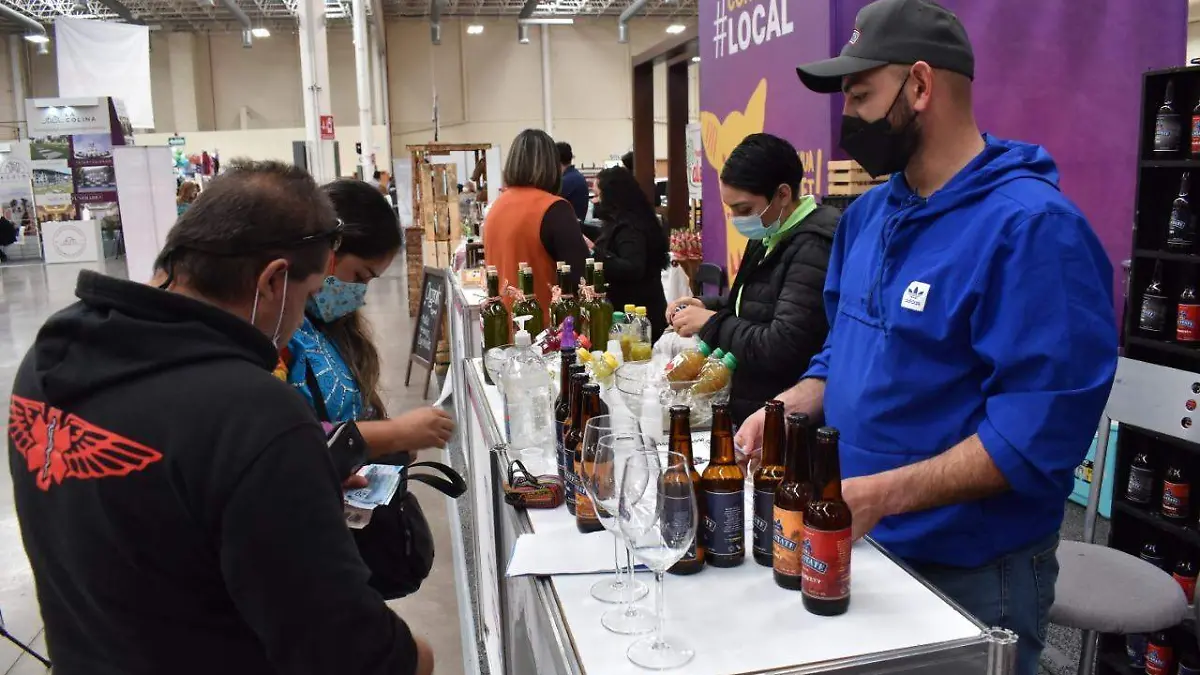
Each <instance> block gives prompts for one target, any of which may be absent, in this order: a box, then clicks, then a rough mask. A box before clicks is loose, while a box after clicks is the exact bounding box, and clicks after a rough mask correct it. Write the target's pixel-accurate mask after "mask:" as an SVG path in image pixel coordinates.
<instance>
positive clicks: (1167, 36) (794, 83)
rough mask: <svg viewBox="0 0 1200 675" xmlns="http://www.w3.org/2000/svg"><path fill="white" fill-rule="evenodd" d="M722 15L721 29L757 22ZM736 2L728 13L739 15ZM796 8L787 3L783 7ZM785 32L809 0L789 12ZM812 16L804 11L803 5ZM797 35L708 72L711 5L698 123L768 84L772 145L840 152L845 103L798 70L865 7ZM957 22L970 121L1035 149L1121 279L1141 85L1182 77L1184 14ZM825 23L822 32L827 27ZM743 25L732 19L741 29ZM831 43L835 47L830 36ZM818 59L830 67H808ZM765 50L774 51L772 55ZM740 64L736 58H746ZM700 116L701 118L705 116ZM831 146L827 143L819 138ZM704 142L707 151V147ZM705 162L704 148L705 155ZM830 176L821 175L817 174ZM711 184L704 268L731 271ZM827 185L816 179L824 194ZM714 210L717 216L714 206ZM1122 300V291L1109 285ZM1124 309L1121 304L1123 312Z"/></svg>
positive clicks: (1067, 13) (705, 17)
mask: <svg viewBox="0 0 1200 675" xmlns="http://www.w3.org/2000/svg"><path fill="white" fill-rule="evenodd" d="M729 1H730V0H724V1H723V2H721V5H722V9H721V10H720V11H723V12H724V13H725V14H726V16H727V17H729V16H736V15H737V14H738V13H740V12H745V11H753V7H754V5H755V4H759V3H767V2H769V0H750V1H749V2H747V4H746V5H745V6H743V7H741V8H738V9H735V10H733V11H730V10H729V9H726V8H725V6H724V5H725V2H729ZM737 2H738V0H732V4H735V5H736V4H737ZM777 2H789V0H777ZM790 3H791V5H790V6H789V9H788V13H789V18H791V16H790V15H791V14H792V13H793V12H799V11H801V10H799V9H797V6H799V5H801V4H802V2H801V0H790ZM804 4H809V3H804ZM811 4H817V5H821V6H822V8H823V10H824V11H819V10H818V9H811V8H810V9H805V10H803V11H804V12H805V13H806V16H807V17H810V18H808V19H806V20H804V21H801V20H800V19H799V18H797V19H795V31H794V32H793V33H792V34H790V35H785V36H783V37H782V38H777V39H776V40H774V41H772V42H770V43H765V44H763V45H761V46H754V47H751V49H750V50H748V51H747V52H745V53H743V54H735V55H733V56H724V57H722V58H714V56H715V55H714V42H713V38H714V33H715V31H716V24H715V23H714V22H715V20H716V19H717V13H718V4H717V0H700V43H701V55H702V59H703V60H702V61H701V68H702V71H701V78H700V109H701V110H702V111H708V112H711V113H713V114H715V115H716V117H719V118H724V116H725V115H726V114H728V112H729V111H730V110H735V109H738V107H737V106H738V100H739V97H741V101H742V103H741V104H742V105H744V103H745V98H746V96H747V93H743V92H742V91H741V90H742V89H744V88H746V87H752V86H753V84H752V82H755V81H757V79H758V78H760V77H767V78H768V80H769V86H768V89H769V95H768V97H767V109H766V116H765V120H766V122H765V125H764V126H765V129H764V130H765V131H768V132H771V133H776V134H779V135H781V136H784V137H785V138H787V139H789V140H790V141H792V143H793V144H795V145H796V147H797V149H800V150H803V149H805V148H817V147H823V148H825V154H824V158H825V159H826V160H827V159H828V158H829V152H831V151H833V152H836V153H837V155H836V156H835V158H841V157H842V156H843V155H842V154H841V153H840V151H838V150H836V145H837V143H836V137H837V132H838V130H839V127H840V115H841V100H840V97H830V98H829V99H827V100H824V101H823V100H822V97H819V96H816V95H813V94H809V93H807V92H804V93H802V94H796V93H794V92H795V90H802V89H803V87H802V85H801V84H800V82H799V81H798V80H797V79H796V75H795V71H794V68H793V67H794V66H795V65H796V64H797V63H801V62H804V61H807V60H810V59H811V58H820V57H821V56H825V55H831V54H836V53H837V52H838V51H840V50H841V47H842V43H843V42H844V41H845V39H846V38H847V37H848V36H849V35H850V33H851V31H852V30H853V27H854V17H855V14H856V13H857V12H858V10H859V9H861V8H862V7H863V6H865V5H866V4H867V0H817V2H815V3H811ZM942 4H944V5H945V6H946V7H948V8H950V9H952V10H954V11H955V12H956V13H958V15H959V18H961V19H962V21H963V23H964V25H966V28H967V32H968V34H969V35H970V37H971V42H972V45H973V46H974V49H975V64H976V65H975V112H976V115H977V117H978V120H979V125H980V128H981V129H983V130H984V131H988V132H990V133H993V134H995V135H997V136H1001V137H1007V138H1017V139H1021V140H1024V141H1029V142H1033V143H1040V144H1042V145H1044V146H1046V148H1047V149H1048V150H1049V151H1050V153H1051V155H1053V157H1054V159H1055V160H1056V161H1057V162H1058V168H1059V170H1060V172H1061V174H1062V182H1061V184H1062V189H1063V191H1064V192H1065V193H1066V194H1067V196H1069V197H1070V198H1071V199H1072V200H1074V201H1075V202H1076V203H1077V204H1078V205H1079V206H1080V208H1082V209H1083V212H1084V214H1085V215H1086V216H1087V217H1088V219H1089V220H1090V221H1091V223H1092V227H1094V228H1095V230H1096V232H1097V234H1098V235H1099V237H1100V239H1101V241H1102V242H1103V244H1104V248H1105V250H1106V251H1108V255H1109V258H1110V259H1111V260H1112V262H1113V267H1114V269H1116V270H1117V271H1118V273H1119V270H1120V262H1121V261H1122V260H1124V259H1125V258H1127V257H1128V254H1129V242H1130V232H1131V228H1132V226H1133V204H1134V181H1135V169H1136V165H1137V142H1138V132H1137V129H1138V126H1137V125H1138V114H1139V104H1140V98H1141V73H1142V72H1143V71H1145V70H1148V69H1154V68H1165V67H1170V66H1175V65H1181V64H1183V63H1184V60H1185V53H1186V45H1187V2H1186V0H1160V1H1159V2H1156V3H1154V5H1155V6H1154V11H1147V10H1146V6H1145V2H1144V0H1107V1H1106V2H1100V1H1099V0H1074V1H1071V2H1046V0H942ZM821 17H825V18H826V19H827V23H823V22H822V21H821ZM736 22H737V20H736V19H735V23H736ZM830 33H832V35H833V38H832V39H830V37H829V34H830ZM822 47H823V48H824V54H817V55H816V56H815V57H814V56H812V55H813V54H814V53H815V52H819V51H821V48H822ZM768 48H769V49H768ZM739 57H740V58H739ZM702 115H703V113H702ZM822 132H824V133H827V134H828V136H825V137H824V138H821V137H819V136H818V134H820V133H822ZM708 141H709V139H708V136H707V135H706V136H705V144H706V146H707V144H708ZM706 151H707V147H706ZM824 172H825V167H824V165H822V166H821V167H820V173H821V174H823V173H824ZM716 175H717V174H716V172H715V171H714V170H713V169H712V167H711V166H710V165H707V163H706V166H705V174H704V198H705V205H706V206H707V207H708V208H706V209H705V212H704V237H705V239H704V246H705V259H706V260H711V261H714V262H725V260H726V245H725V241H724V238H723V237H721V236H719V235H720V234H721V233H722V231H723V230H724V229H725V224H724V223H723V222H721V221H722V218H721V210H720V209H719V208H716V205H717V204H719V203H720V193H719V190H718V186H717V184H716ZM824 183H825V179H824V176H823V175H822V176H821V179H820V186H821V188H822V189H823V188H824ZM710 204H711V205H712V206H709V205H710ZM1114 283H1115V286H1114V287H1115V288H1116V289H1117V290H1118V293H1119V292H1120V288H1121V280H1120V279H1119V278H1118V279H1116V280H1115V281H1114ZM1118 301H1119V299H1118Z"/></svg>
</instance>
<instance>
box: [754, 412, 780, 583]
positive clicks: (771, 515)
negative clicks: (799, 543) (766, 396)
mask: <svg viewBox="0 0 1200 675" xmlns="http://www.w3.org/2000/svg"><path fill="white" fill-rule="evenodd" d="M783 444H784V430H783V401H767V413H766V420H765V422H764V423H763V446H762V460H761V461H760V463H759V465H758V469H757V470H755V472H754V521H753V523H754V562H756V563H758V564H759V565H762V566H764V567H771V566H772V565H771V560H772V558H773V555H772V554H773V550H774V548H775V491H776V490H777V489H778V488H779V484H780V483H781V482H782V481H783V475H784V473H786V471H787V469H786V468H785V467H784V465H783Z"/></svg>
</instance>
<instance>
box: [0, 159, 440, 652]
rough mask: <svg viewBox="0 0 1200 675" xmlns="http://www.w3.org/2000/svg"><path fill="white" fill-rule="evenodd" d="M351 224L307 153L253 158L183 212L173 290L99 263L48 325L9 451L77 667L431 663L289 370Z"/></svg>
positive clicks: (29, 361) (25, 370) (27, 535)
mask: <svg viewBox="0 0 1200 675" xmlns="http://www.w3.org/2000/svg"><path fill="white" fill-rule="evenodd" d="M339 233H340V223H339V222H338V221H337V220H336V218H335V216H334V212H333V209H332V207H331V206H330V204H329V203H328V201H327V200H326V199H325V198H324V197H323V196H322V195H321V193H320V191H319V190H318V189H317V185H316V184H315V183H314V182H313V180H312V178H311V177H309V176H308V174H307V173H305V172H303V171H302V170H300V169H297V168H295V167H292V166H287V165H283V164H278V163H271V162H268V163H250V164H242V165H237V166H235V167H233V168H232V169H231V170H229V171H228V172H227V173H226V174H224V175H222V176H221V177H220V178H218V179H216V180H215V181H213V183H212V185H211V186H210V187H209V188H208V189H207V190H205V191H204V193H203V194H202V195H201V197H200V198H199V199H198V200H197V201H196V202H195V203H194V204H193V206H192V207H191V208H190V209H189V210H188V211H187V212H186V213H184V215H183V216H181V217H180V219H179V221H178V222H177V223H176V225H175V227H174V228H173V229H172V231H171V233H170V235H169V236H168V239H167V245H166V247H165V248H164V250H163V252H162V254H161V255H160V258H159V261H158V266H159V268H160V270H161V273H160V275H159V278H158V279H157V280H156V281H157V282H159V283H160V286H159V288H154V287H152V286H145V285H140V284H136V283H131V282H127V281H120V280H117V279H112V278H109V277H104V276H100V275H98V274H94V273H91V272H83V273H81V274H80V277H79V282H78V287H77V289H76V295H77V296H78V297H79V300H80V301H79V302H77V303H75V304H74V305H72V306H70V307H68V308H67V309H65V310H63V311H61V312H59V313H58V314H56V315H54V316H53V317H51V318H50V320H49V321H47V322H46V324H45V326H43V327H42V329H41V331H40V332H39V333H38V336H37V340H36V342H35V343H34V345H33V347H32V348H31V349H30V351H29V353H28V355H27V356H26V357H25V360H24V361H23V362H22V364H21V367H20V369H19V371H18V373H17V377H16V381H15V383H14V386H13V396H12V402H11V406H10V410H9V413H10V416H9V425H8V441H9V463H10V470H11V472H12V479H13V487H14V492H15V499H16V507H17V515H18V517H19V519H20V523H21V534H22V538H23V540H24V543H25V550H26V552H27V553H28V555H29V559H30V562H31V563H32V565H33V572H34V579H35V581H36V584H37V591H38V600H39V602H40V603H41V609H42V615H43V618H44V619H45V622H46V641H47V644H48V647H49V650H50V654H51V657H52V659H53V660H54V672H55V673H56V675H76V674H79V675H84V674H86V675H164V674H168V673H169V674H171V675H187V674H190V673H196V674H197V675H199V674H201V673H203V674H205V675H209V674H211V673H223V674H230V673H239V674H240V673H245V674H246V675H250V674H254V675H261V674H264V673H280V674H282V673H288V674H305V675H308V674H312V675H317V674H321V675H334V674H336V675H351V674H363V675H366V674H368V673H369V674H371V675H385V674H386V675H392V674H395V675H412V674H414V673H422V674H425V673H430V672H432V669H433V663H432V654H431V652H430V651H429V648H428V647H427V646H426V645H425V644H424V643H422V642H420V641H418V640H415V639H414V637H413V635H412V634H411V632H410V631H409V629H408V627H407V626H406V625H405V623H404V622H403V621H402V620H401V619H400V618H399V617H397V616H396V615H395V614H394V613H392V612H391V611H390V610H389V609H388V607H387V606H386V605H385V604H384V602H383V600H382V599H381V598H380V596H379V595H378V594H377V593H376V592H375V591H373V590H371V588H370V587H369V586H368V585H367V578H368V575H369V572H368V570H367V568H366V566H365V565H364V564H363V562H362V560H361V559H360V557H359V555H358V552H357V550H356V549H355V547H354V543H353V541H352V539H351V537H350V533H349V531H348V530H347V528H346V526H345V523H344V521H343V515H342V493H341V489H340V486H339V485H338V477H337V475H336V474H335V471H334V469H333V465H332V463H331V462H330V459H329V456H328V452H327V450H326V446H325V439H324V435H323V434H322V432H321V429H320V427H319V426H318V424H317V421H316V420H315V418H314V417H313V414H312V412H311V410H309V408H308V407H307V406H306V405H305V404H304V401H303V400H302V399H301V398H300V397H299V396H296V394H295V393H294V392H292V391H291V390H290V388H289V387H288V385H287V384H285V383H284V382H282V381H280V380H278V379H277V378H275V377H274V376H273V375H272V370H273V369H274V368H275V366H276V363H277V360H278V345H280V344H283V343H284V342H286V341H287V339H288V337H289V336H290V335H291V333H292V332H293V331H294V330H295V329H296V327H297V326H298V325H299V323H300V321H301V319H302V317H303V311H304V305H305V301H306V299H307V298H308V297H309V295H311V294H312V293H313V292H314V291H316V290H317V288H319V286H320V284H321V282H322V279H323V277H324V270H325V269H326V266H327V264H328V262H329V257H330V253H331V249H332V248H334V247H336V245H337V242H338V240H339V238H340V234H339Z"/></svg>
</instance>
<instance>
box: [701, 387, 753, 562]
mask: <svg viewBox="0 0 1200 675" xmlns="http://www.w3.org/2000/svg"><path fill="white" fill-rule="evenodd" d="M712 415H713V416H712V440H711V443H710V446H711V448H712V450H711V452H712V458H711V459H710V460H709V462H708V466H707V467H705V468H704V473H703V474H701V475H700V494H701V498H702V499H703V500H704V512H705V514H706V515H705V517H704V521H703V522H702V523H701V527H700V528H699V529H700V531H701V532H702V533H703V535H704V537H703V543H704V548H705V549H706V550H707V552H708V553H707V558H706V559H705V561H706V562H707V563H708V564H709V565H712V566H713V567H737V566H738V565H741V564H742V563H744V562H745V561H746V516H745V505H746V475H745V474H744V473H742V468H741V467H740V466H738V463H737V457H736V456H734V452H733V419H732V418H731V417H730V416H729V406H728V405H726V404H724V403H714V404H713V406H712Z"/></svg>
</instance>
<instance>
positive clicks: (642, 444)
mask: <svg viewBox="0 0 1200 675" xmlns="http://www.w3.org/2000/svg"><path fill="white" fill-rule="evenodd" d="M640 455H645V456H647V458H648V459H647V461H652V462H655V463H657V462H658V450H657V448H655V447H654V439H652V438H650V437H649V436H647V435H646V434H641V433H637V432H636V431H620V432H617V433H613V434H608V435H607V436H602V437H600V439H599V441H597V443H596V446H595V448H594V449H593V450H592V456H593V458H594V461H593V467H594V468H593V472H592V474H591V476H590V486H589V487H588V491H589V493H591V494H593V495H594V496H593V498H592V501H593V503H594V504H595V505H596V513H597V515H598V516H599V517H600V523H601V524H602V525H603V526H604V527H605V529H607V530H608V531H609V532H611V533H612V535H613V537H614V538H615V540H617V541H618V542H622V543H623V541H624V535H623V534H622V532H621V528H620V524H619V522H618V518H617V512H618V510H619V506H620V497H621V480H622V479H623V478H624V471H625V465H626V464H627V463H628V461H629V458H630V457H633V456H640ZM625 557H626V560H627V568H628V570H629V573H628V581H626V582H625V588H624V591H623V593H622V596H621V601H622V602H624V603H625V604H624V606H622V607H617V608H615V609H612V610H610V611H608V612H605V613H604V615H603V616H601V617H600V624H601V625H602V626H604V627H605V628H606V629H608V630H610V631H612V632H613V633H616V634H618V635H641V634H642V633H649V632H650V631H652V630H654V626H655V617H654V615H653V614H652V613H650V612H649V611H648V610H646V609H644V608H642V607H639V606H637V605H635V604H633V603H634V601H636V600H638V599H639V598H642V597H644V596H645V595H646V593H647V592H648V589H647V588H646V586H645V584H642V583H641V582H639V581H636V580H635V579H634V577H633V556H632V554H631V553H630V552H629V550H628V549H626V550H625Z"/></svg>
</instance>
